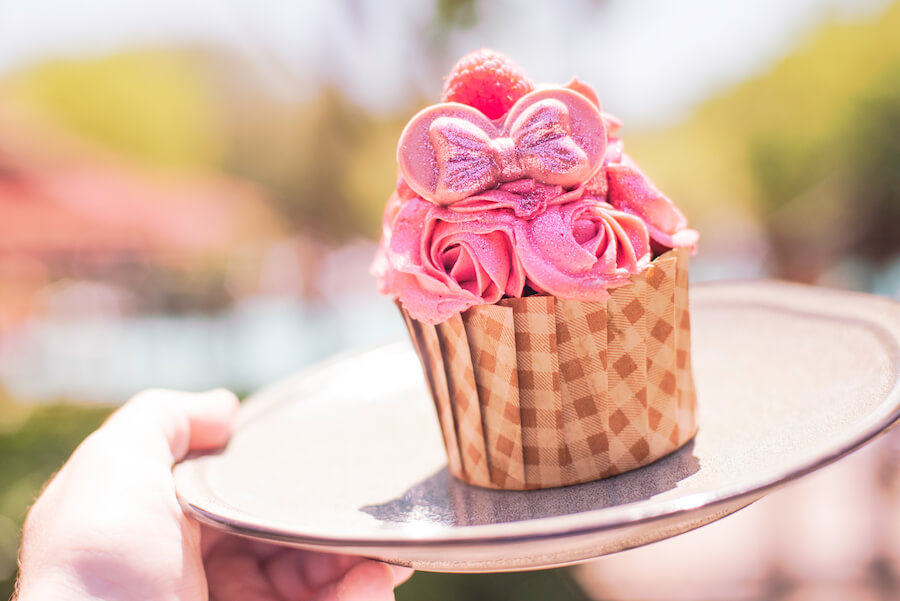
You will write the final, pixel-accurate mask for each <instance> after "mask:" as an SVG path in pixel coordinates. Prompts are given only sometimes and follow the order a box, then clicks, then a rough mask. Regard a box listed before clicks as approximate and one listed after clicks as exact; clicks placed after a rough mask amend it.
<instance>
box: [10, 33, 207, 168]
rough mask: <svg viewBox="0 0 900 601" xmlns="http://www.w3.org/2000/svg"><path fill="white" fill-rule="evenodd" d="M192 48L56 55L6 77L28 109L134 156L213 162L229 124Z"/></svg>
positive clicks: (170, 162) (160, 161)
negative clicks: (187, 50) (78, 56)
mask: <svg viewBox="0 0 900 601" xmlns="http://www.w3.org/2000/svg"><path fill="white" fill-rule="evenodd" d="M201 75H202V73H201V72H200V71H198V70H197V69H196V64H195V63H194V62H193V61H192V60H191V54H190V53H184V52H177V51H162V50H135V51H131V52H123V53H117V54H111V55H107V56H102V57H99V58H88V59H84V58H82V59H73V60H54V61H49V62H45V63H42V64H39V65H38V66H36V67H34V68H33V69H30V70H27V71H23V72H21V73H19V74H17V75H13V76H11V77H9V78H7V79H6V80H4V82H3V84H2V87H0V92H2V94H3V95H4V96H5V97H7V98H8V99H9V100H12V101H14V102H16V104H18V105H19V106H20V107H24V108H26V109H27V110H28V111H29V112H32V113H35V114H36V115H37V116H38V117H40V118H42V119H45V120H47V121H49V122H50V123H52V124H55V125H59V126H61V127H63V128H65V129H67V130H69V131H71V132H73V133H75V134H77V135H81V136H84V137H86V138H88V139H91V140H94V141H96V142H98V143H100V144H102V145H104V146H106V147H107V148H109V149H110V150H112V151H114V152H116V153H118V154H121V155H124V156H126V157H132V158H137V159H140V160H142V161H145V162H147V163H149V164H152V165H157V166H161V167H166V168H197V167H204V166H209V165H213V164H215V163H217V162H218V160H219V159H220V157H221V154H222V148H223V143H224V140H223V139H222V132H223V127H222V124H221V122H220V121H219V118H220V115H219V114H218V112H217V111H216V103H215V100H214V98H213V97H212V96H211V92H212V89H211V88H210V86H209V82H208V81H206V80H205V79H204V78H203V77H201Z"/></svg>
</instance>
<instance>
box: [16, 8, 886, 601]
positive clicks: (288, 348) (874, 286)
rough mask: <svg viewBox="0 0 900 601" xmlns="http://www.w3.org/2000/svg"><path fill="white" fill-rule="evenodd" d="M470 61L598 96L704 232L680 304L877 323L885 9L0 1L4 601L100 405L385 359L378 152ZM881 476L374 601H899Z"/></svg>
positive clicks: (859, 461) (102, 409) (420, 583)
mask: <svg viewBox="0 0 900 601" xmlns="http://www.w3.org/2000/svg"><path fill="white" fill-rule="evenodd" d="M481 46H488V47H492V48H495V49H497V50H500V51H502V52H504V53H506V54H508V55H510V56H511V57H513V58H514V59H515V60H516V61H517V62H518V63H519V64H521V65H522V66H523V67H524V68H525V69H526V71H528V72H529V73H530V74H531V75H532V77H533V78H534V79H535V80H537V81H547V82H559V83H562V82H565V81H568V79H569V78H570V77H571V76H572V75H578V77H580V78H581V79H583V80H585V81H588V82H591V83H592V84H594V85H595V87H596V88H597V90H598V92H599V94H600V97H601V99H602V101H603V103H604V108H605V109H606V110H608V111H610V112H612V113H613V114H616V115H617V116H619V117H620V118H622V119H623V120H624V122H625V127H624V130H623V137H624V139H625V143H626V147H627V150H628V151H629V153H630V154H631V155H632V156H633V157H634V158H635V159H636V160H637V162H638V163H639V164H640V165H641V166H642V167H643V168H644V170H645V171H646V172H647V173H649V174H650V175H651V176H652V177H653V179H654V180H655V182H656V183H657V184H658V186H659V187H660V188H661V189H662V190H664V191H666V193H667V194H668V195H669V196H670V197H672V198H673V199H674V200H675V202H676V203H677V204H678V205H679V206H680V207H682V208H683V210H684V211H685V212H686V213H687V215H688V216H689V218H690V219H691V222H692V225H693V227H695V228H696V229H698V230H700V231H701V233H702V239H701V249H700V254H699V255H698V256H697V257H696V260H695V263H694V265H693V266H692V277H694V278H695V279H698V280H705V279H718V278H750V277H776V278H782V279H790V280H796V281H801V282H808V283H813V284H819V285H827V286H835V287H840V288H847V289H855V290H863V291H869V292H874V293H878V294H883V295H888V296H893V297H895V298H900V3H897V2H889V1H887V0H855V1H854V0H795V1H793V2H790V3H787V2H781V1H779V0H756V1H750V0H744V1H741V2H729V3H722V2H716V1H715V0H684V1H682V2H678V3H671V2H666V1H665V0H648V1H646V2H641V3H635V2H626V1H625V0H605V1H604V0H570V1H560V2H554V3H538V2H512V0H502V1H496V2H488V1H486V0H431V1H425V2H423V1H419V0H394V1H392V2H377V3H376V2H365V1H364V0H339V1H334V2H318V3H316V2H306V3H300V2H290V1H288V0H258V1H256V2H253V3H250V2H239V1H237V0H220V1H213V0H197V1H195V2H189V3H184V2H179V1H177V0H155V1H154V2H131V3H127V4H122V3H119V2H114V1H112V0H81V1H80V2H78V3H63V2H56V1H53V0H30V1H29V2H14V1H13V0H0V598H4V595H9V594H11V592H12V587H13V582H14V579H15V569H16V562H15V558H16V549H17V547H18V542H19V532H20V526H21V522H22V520H23V518H24V515H25V512H26V509H27V507H28V505H29V504H30V503H31V501H32V500H33V498H34V496H35V494H36V492H37V491H38V490H39V489H40V486H41V485H42V483H43V482H44V481H45V480H46V479H47V478H48V477H49V475H50V474H51V473H52V472H53V471H54V470H55V469H57V468H58V467H59V465H60V464H61V462H62V461H63V460H64V458H65V457H66V456H67V455H68V454H69V453H70V452H71V450H72V449H73V448H74V446H75V445H76V444H77V443H78V442H79V441H80V440H81V438H83V437H84V436H85V435H86V434H87V433H88V432H89V431H90V430H92V429H93V428H95V427H96V426H97V425H98V424H99V423H101V421H102V420H103V419H104V417H105V416H106V415H108V413H109V411H110V410H111V407H113V406H115V404H117V403H121V402H123V401H124V400H126V399H127V398H128V397H129V396H130V395H132V394H134V393H135V392H137V391H138V390H140V389H142V388H145V387H150V386H153V387H171V388H181V389H187V390H201V389H205V388H211V387H214V386H227V387H229V388H232V389H234V390H236V391H238V392H240V393H242V394H246V393H249V392H252V391H253V390H255V389H257V388H259V387H260V386H263V385H265V384H267V383H270V382H272V381H273V380H275V379H277V378H280V377H282V376H285V375H287V374H289V373H291V372H292V371H294V370H296V369H297V368H299V367H301V366H303V365H305V364H308V363H309V362H311V361H313V360H315V359H318V358H320V357H323V356H325V355H327V354H330V353H332V352H335V351H338V350H343V349H347V348H351V347H357V346H364V345H373V344H377V343H379V342H383V341H387V340H390V339H393V338H398V337H401V336H403V335H404V329H403V326H402V322H401V321H400V319H399V317H398V316H397V315H396V310H395V308H394V306H393V304H392V302H391V301H390V300H389V299H386V298H381V297H379V296H378V295H377V294H376V293H375V284H374V281H373V279H372V277H371V276H369V274H368V266H369V263H370V261H371V258H372V256H373V254H374V250H375V245H376V242H377V237H378V235H379V228H380V214H381V210H382V208H383V206H384V202H385V200H386V199H387V197H388V195H389V194H390V192H391V190H392V189H393V187H394V183H395V177H396V165H395V159H394V151H395V145H396V140H397V138H398V136H399V133H400V130H401V129H402V127H403V125H404V124H405V122H406V121H407V119H408V118H409V117H410V116H411V115H412V114H413V113H414V112H415V111H417V110H418V109H420V108H421V107H422V106H424V105H425V104H427V103H430V102H434V101H436V100H437V98H438V96H439V95H440V91H441V86H442V76H443V75H444V74H445V73H446V72H447V71H448V70H449V69H450V67H451V66H452V65H453V63H454V62H455V61H456V59H457V58H458V57H460V56H461V55H463V54H465V53H466V52H468V51H470V50H473V49H476V48H478V47H481ZM898 445H900V443H898V442H897V440H896V437H885V438H884V439H882V440H881V441H880V442H879V443H878V444H877V445H873V446H872V447H870V448H869V449H867V450H865V451H863V452H861V453H858V454H857V455H855V456H854V457H853V458H851V459H848V460H846V461H844V462H842V463H840V464H838V465H836V466H833V467H831V468H828V469H827V470H825V471H823V472H822V473H821V474H819V475H817V476H815V477H813V478H808V479H807V480H805V481H804V482H802V483H800V484H798V485H796V486H793V487H791V488H789V489H788V490H786V491H783V492H779V493H776V494H774V495H772V496H771V497H769V498H767V499H766V500H764V501H762V502H760V503H758V504H756V505H754V506H752V507H751V508H749V509H747V510H745V511H743V512H741V513H739V514H738V515H736V516H735V517H733V518H729V519H728V520H725V521H723V522H720V523H718V524H715V525H713V526H710V527H708V528H704V529H702V530H700V531H698V532H695V533H690V534H687V535H683V536H681V537H677V538H676V539H673V540H671V541H667V542H664V543H661V544H658V545H654V546H651V547H648V548H646V549H639V550H635V551H629V552H625V553H621V554H618V555H616V556H613V557H610V558H606V559H602V560H598V561H596V562H592V563H589V564H586V565H584V566H581V567H578V568H575V569H565V570H552V571H544V572H535V573H527V574H513V575H494V576H447V575H431V574H420V575H417V576H415V577H414V578H413V579H412V580H411V581H410V582H409V583H408V584H407V585H404V587H403V588H402V589H401V590H400V592H399V594H398V598H400V599H462V598H465V599H517V600H527V599H546V598H553V599H731V598H736V599H745V598H746V599H755V598H760V599H807V598H809V599H830V598H835V599H838V598H842V599H843V598H854V599H895V598H898V597H900V481H898V475H897V474H898V473H900V470H897V469H894V468H896V467H898V466H897V465H895V463H896V462H897V461H898V458H897V456H898V454H900V446H898ZM848 482H850V483H851V484H850V485H849V486H848V484H847V483H848ZM813 517H814V518H815V519H813ZM892 532H893V534H894V536H890V534H891V533H892Z"/></svg>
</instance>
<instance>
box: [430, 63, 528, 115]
mask: <svg viewBox="0 0 900 601" xmlns="http://www.w3.org/2000/svg"><path fill="white" fill-rule="evenodd" d="M532 90H534V84H533V83H532V82H531V80H530V79H529V78H528V76H527V75H525V72H524V71H523V70H522V68H521V67H520V66H519V65H517V64H515V63H514V62H512V61H511V60H510V59H508V58H506V57H505V56H503V55H502V54H500V53H498V52H494V51H493V50H489V49H487V48H482V49H481V50H476V51H475V52H470V53H469V54H467V55H465V56H464V57H462V58H461V59H459V62H458V63H456V65H454V67H453V69H451V71H450V74H449V75H448V76H447V81H446V82H445V83H444V92H443V93H442V94H441V100H442V101H444V102H460V103H462V104H467V105H469V106H471V107H474V108H476V109H478V110H479V111H481V112H482V113H484V114H485V115H486V116H487V118H488V119H498V118H500V117H502V116H503V115H505V114H506V113H507V111H509V109H510V107H512V105H513V104H515V102H516V100H518V99H519V98H521V97H522V96H524V95H525V94H527V93H528V92H531V91H532Z"/></svg>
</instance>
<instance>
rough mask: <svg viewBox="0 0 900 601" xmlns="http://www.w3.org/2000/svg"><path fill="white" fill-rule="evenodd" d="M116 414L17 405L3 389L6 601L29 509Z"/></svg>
mask: <svg viewBox="0 0 900 601" xmlns="http://www.w3.org/2000/svg"><path fill="white" fill-rule="evenodd" d="M110 412H111V408H109V407H104V406H97V405H78V404H73V403H71V402H69V401H64V400H62V399H60V401H59V402H56V403H53V404H47V405H38V406H29V407H23V406H21V405H17V404H16V403H15V402H14V401H12V399H11V398H10V397H9V395H8V394H7V393H5V392H4V391H3V389H2V388H0V416H2V419H3V421H0V599H6V598H8V597H10V596H11V595H12V593H13V588H14V586H15V573H16V552H17V549H18V546H19V536H20V533H21V528H22V523H23V522H24V520H25V514H26V512H27V510H28V507H30V506H31V503H32V502H33V501H34V498H35V497H36V495H37V493H38V492H39V491H40V490H41V488H42V487H43V485H44V483H45V482H46V481H47V480H48V479H49V478H50V476H51V475H53V473H54V472H56V470H58V469H59V468H60V466H61V465H62V464H63V463H64V462H65V460H66V459H67V458H68V456H69V455H70V454H71V453H72V451H73V450H75V447H77V446H78V444H79V443H80V442H81V441H82V439H84V437H85V436H87V435H88V434H90V433H91V432H92V431H94V430H96V429H97V428H98V427H99V426H100V424H101V423H103V421H104V420H105V419H106V417H107V416H108V415H109V413H110Z"/></svg>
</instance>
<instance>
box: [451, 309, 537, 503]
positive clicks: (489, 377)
mask: <svg viewBox="0 0 900 601" xmlns="http://www.w3.org/2000/svg"><path fill="white" fill-rule="evenodd" d="M463 323H464V324H465V327H466V335H467V336H468V339H469V347H470V349H471V353H472V359H473V362H474V364H475V381H476V382H477V386H478V389H477V392H478V399H479V400H480V402H481V417H482V423H483V425H484V434H485V438H486V440H487V449H488V461H489V463H490V471H491V482H492V483H493V484H494V485H495V486H497V487H499V488H514V489H520V488H524V487H525V463H524V459H523V456H522V422H521V418H520V413H519V377H518V372H517V371H516V338H515V328H514V326H513V316H512V311H511V310H510V309H509V308H507V307H499V306H497V305H482V306H479V307H473V308H472V309H470V310H469V311H467V312H466V313H464V314H463Z"/></svg>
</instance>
